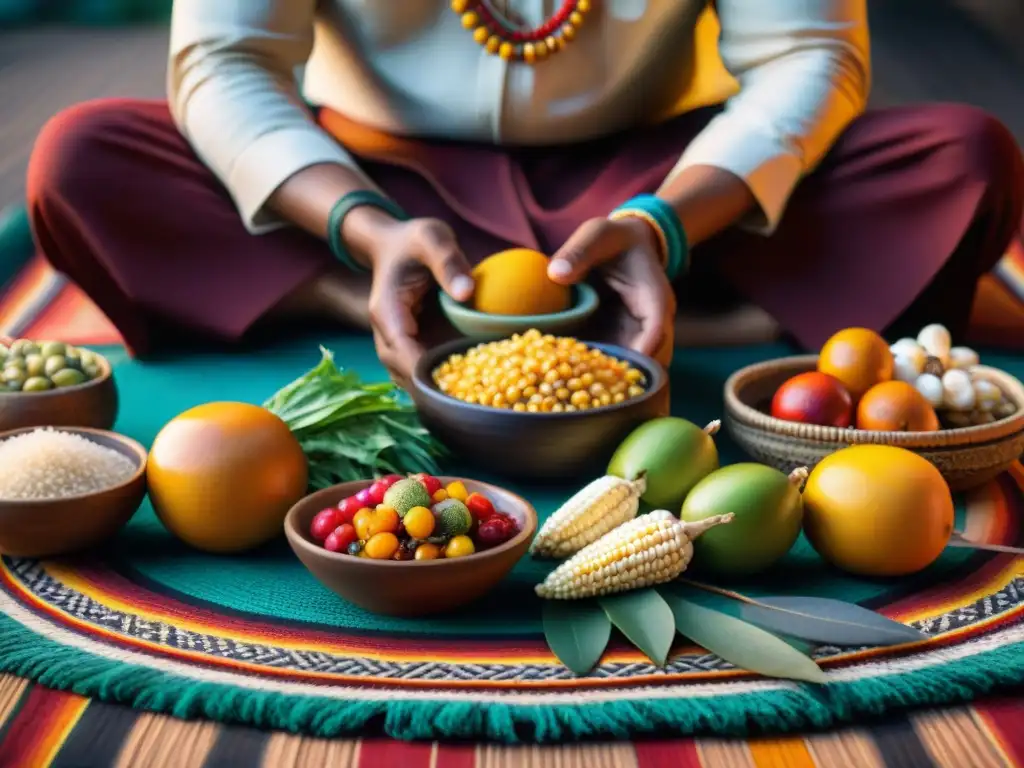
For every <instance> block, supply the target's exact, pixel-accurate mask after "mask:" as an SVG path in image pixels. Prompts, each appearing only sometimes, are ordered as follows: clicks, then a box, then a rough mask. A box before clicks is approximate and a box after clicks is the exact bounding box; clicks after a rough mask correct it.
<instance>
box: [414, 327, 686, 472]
mask: <svg viewBox="0 0 1024 768" xmlns="http://www.w3.org/2000/svg"><path fill="white" fill-rule="evenodd" d="M409 393H410V395H411V396H412V399H413V401H414V402H415V403H416V409H417V411H418V412H419V416H420V420H421V421H422V422H423V425H424V426H425V427H426V428H427V429H429V430H430V432H431V433H432V434H433V435H435V436H436V437H437V438H438V439H439V440H440V441H441V442H442V443H444V444H445V445H446V446H447V447H448V448H449V449H451V450H452V451H453V452H455V453H456V454H458V455H460V456H464V457H466V460H467V461H472V463H473V464H474V465H477V466H480V467H482V468H484V469H486V470H488V471H492V472H500V473H501V474H502V475H503V476H505V477H515V478H518V479H529V480H542V481H543V480H562V479H564V478H566V477H577V476H581V475H587V474H591V473H593V472H596V471H599V470H600V469H602V468H603V467H605V466H607V464H608V460H609V459H610V458H611V456H612V454H613V453H614V451H615V448H616V447H617V446H618V445H619V443H621V442H622V440H623V439H624V438H625V437H626V436H627V435H628V434H629V433H630V432H632V431H633V430H634V429H635V428H636V427H638V426H640V425H641V424H643V423H644V422H647V421H650V420H651V419H654V418H657V417H659V416H668V414H669V387H668V375H667V374H666V373H665V370H664V369H663V368H662V367H661V366H660V365H659V364H658V363H657V362H656V361H654V360H653V359H651V358H649V357H647V356H645V355H642V354H639V353H638V352H634V351H633V350H630V349H626V348H624V347H619V346H616V345H613V344H602V343H597V342H586V341H581V340H579V339H576V338H574V337H564V336H555V335H553V334H545V333H541V332H540V331H539V330H537V329H531V330H529V331H526V332H525V333H521V334H514V335H512V336H511V337H509V338H507V339H501V340H498V341H492V342H486V343H480V342H476V341H473V340H469V339H459V340H457V341H453V342H450V343H448V344H445V345H443V346H440V347H437V348H435V349H432V350H429V351H428V352H427V353H426V354H424V355H423V356H422V357H420V359H419V362H418V363H417V364H416V369H415V371H414V372H413V379H412V387H411V388H410V390H409Z"/></svg>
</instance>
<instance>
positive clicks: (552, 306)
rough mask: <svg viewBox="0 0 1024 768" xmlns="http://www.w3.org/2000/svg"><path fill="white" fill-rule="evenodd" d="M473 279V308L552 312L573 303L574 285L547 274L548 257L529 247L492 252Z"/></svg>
mask: <svg viewBox="0 0 1024 768" xmlns="http://www.w3.org/2000/svg"><path fill="white" fill-rule="evenodd" d="M473 280H474V281H476V289H475V290H474V292H473V308H474V309H476V310H477V311H478V312H486V313H487V314H489V315H549V314H552V313H554V312H562V311H563V310H566V309H568V308H569V306H570V305H571V303H572V288H570V287H569V286H565V285H559V284H558V283H556V282H554V281H552V280H551V279H550V278H549V277H548V257H547V256H545V255H544V254H543V253H538V252H537V251H533V250H530V249H529V248H515V249H512V250H510V251H502V252H501V253H496V254H494V255H493V256H489V257H488V258H486V259H484V260H483V261H481V262H480V263H479V264H477V265H476V268H474V269H473Z"/></svg>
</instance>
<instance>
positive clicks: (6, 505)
mask: <svg viewBox="0 0 1024 768" xmlns="http://www.w3.org/2000/svg"><path fill="white" fill-rule="evenodd" d="M35 429H36V428H35V427H30V428H27V429H14V430H11V431H9V432H3V433H0V441H2V440H6V439H7V438H9V437H14V436H15V435H20V434H23V433H25V432H32V431H34V430H35ZM60 431H61V432H70V433H71V434H75V435H81V436H82V437H84V438H87V439H89V440H92V441H93V442H94V443H97V444H99V445H102V446H103V447H104V448H110V449H112V450H115V451H117V452H118V453H120V454H122V455H123V456H126V457H128V458H129V459H130V460H131V461H132V463H134V464H135V468H136V469H135V474H133V475H132V476H131V477H130V478H128V479H127V480H125V481H124V482H123V483H121V484H120V485H116V486H114V487H113V488H107V489H106V490H103V491H97V492H96V493H91V494H86V495H84V496H69V497H66V498H60V499H44V500H38V501H15V500H5V499H0V554H3V555H9V556H11V557H55V556H57V555H65V554H68V553H70V552H77V551H80V550H84V549H89V548H90V547H93V546H95V545H97V544H100V543H102V542H103V541H106V540H107V539H109V538H110V537H112V536H113V535H114V534H115V533H117V531H118V530H120V528H121V527H122V526H123V525H124V524H125V523H127V522H128V521H129V520H130V519H131V517H132V515H134V514H135V512H136V510H138V508H139V506H140V505H141V504H142V500H143V498H145V496H146V458H147V454H146V449H145V448H143V447H142V446H141V445H140V444H139V443H137V442H135V441H134V440H132V439H131V438H128V437H125V436H124V435H118V434H115V433H114V432H105V431H103V430H99V429H77V428H63V427H62V428H61V429H60Z"/></svg>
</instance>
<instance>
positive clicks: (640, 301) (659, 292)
mask: <svg viewBox="0 0 1024 768" xmlns="http://www.w3.org/2000/svg"><path fill="white" fill-rule="evenodd" d="M592 270H594V271H596V272H597V273H598V274H599V275H600V276H601V277H602V278H603V279H604V280H605V282H606V283H607V284H608V287H609V288H611V289H612V290H613V291H614V292H615V293H616V294H617V295H618V297H619V299H620V300H621V304H622V307H621V310H620V311H619V312H618V316H617V317H614V318H612V321H613V323H614V325H613V330H612V333H611V336H612V340H613V341H614V342H615V343H616V344H619V345H621V346H625V347H629V348H630V349H633V350H636V351H637V352H640V353H642V354H645V355H649V356H650V357H653V358H654V359H656V360H657V361H658V362H660V363H661V364H662V365H666V366H667V365H668V363H669V362H670V361H671V359H672V346H673V331H674V327H675V313H676V298H675V293H674V292H673V290H672V285H671V284H670V283H669V281H668V278H667V277H666V275H665V270H664V268H663V267H662V265H661V260H660V258H659V256H658V241H657V237H656V236H655V234H654V231H653V230H652V229H651V228H650V225H648V224H647V223H646V222H645V221H643V220H642V219H639V218H624V219H617V220H614V221H612V220H609V219H590V220H589V221H586V222H584V223H583V224H582V225H581V226H580V227H579V228H578V229H577V230H576V231H575V232H574V233H573V234H572V236H571V237H570V238H569V239H568V240H567V241H566V243H565V245H563V246H562V247H561V248H560V249H559V250H558V252H557V253H556V254H555V255H554V256H553V257H552V259H551V264H550V265H549V267H548V277H550V278H551V279H552V280H553V281H555V282H557V283H561V284H562V285H570V284H573V283H577V282H579V281H580V280H582V279H583V278H584V277H586V275H587V274H588V273H589V272H591V271H592Z"/></svg>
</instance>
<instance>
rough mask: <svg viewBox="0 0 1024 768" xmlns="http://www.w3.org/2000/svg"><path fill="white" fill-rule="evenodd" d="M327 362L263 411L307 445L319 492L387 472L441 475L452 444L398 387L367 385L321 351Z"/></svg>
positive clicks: (312, 480)
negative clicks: (428, 425) (444, 441)
mask: <svg viewBox="0 0 1024 768" xmlns="http://www.w3.org/2000/svg"><path fill="white" fill-rule="evenodd" d="M320 353H321V355H322V357H321V360H320V362H319V363H318V364H317V365H316V366H315V367H314V368H313V369H311V370H310V371H309V372H308V373H306V374H305V375H303V376H300V377H299V378H298V379H296V380H295V381H293V382H291V383H290V384H288V385H286V386H284V387H282V388H281V389H280V390H278V391H277V392H276V393H275V394H274V395H273V396H272V397H271V398H270V399H268V400H267V401H266V402H265V403H264V404H263V407H264V408H266V409H267V410H269V411H270V412H271V413H274V414H276V415H277V416H278V417H280V418H281V419H282V420H283V421H284V423H285V424H287V425H288V428H289V429H290V430H291V431H292V433H293V434H294V435H295V437H296V438H298V441H299V444H300V445H301V446H302V450H303V452H304V453H305V454H306V459H307V461H308V462H309V484H310V486H311V487H312V488H314V489H320V488H328V487H330V486H332V485H336V484H337V483H343V482H348V481H351V480H364V479H366V478H370V477H376V476H379V475H385V474H391V473H394V474H402V475H404V474H410V473H414V472H429V473H431V474H436V473H438V472H439V471H440V468H439V466H438V459H439V458H441V457H442V456H444V455H445V453H446V451H445V449H444V447H443V446H442V445H441V444H440V443H439V442H438V441H437V440H436V439H435V438H434V437H433V436H432V435H431V434H430V433H429V432H428V431H427V430H426V429H425V428H424V427H423V425H422V424H420V420H419V416H418V415H417V413H416V409H415V408H414V407H413V405H412V404H411V403H410V402H409V401H408V400H407V398H406V396H405V393H404V392H402V390H401V389H399V388H398V387H397V386H396V385H395V384H392V383H390V382H383V383H375V384H366V383H364V382H363V381H362V380H361V379H360V378H359V375H358V374H357V373H355V372H354V371H349V370H345V369H343V368H340V367H339V366H338V365H337V364H336V363H335V362H334V354H333V353H332V352H331V351H330V350H329V349H325V348H324V347H320Z"/></svg>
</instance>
